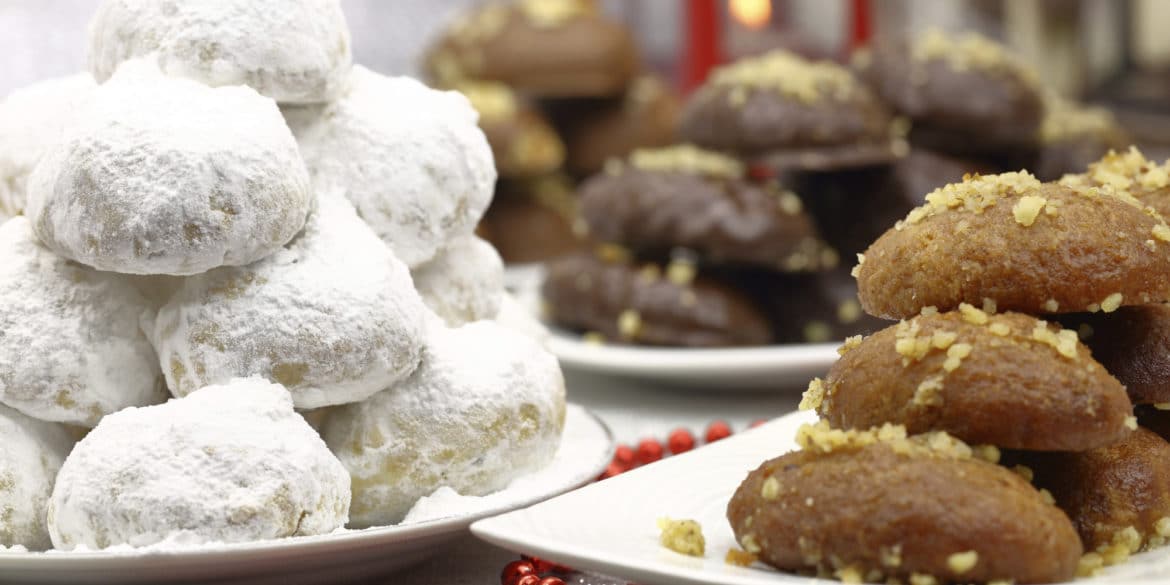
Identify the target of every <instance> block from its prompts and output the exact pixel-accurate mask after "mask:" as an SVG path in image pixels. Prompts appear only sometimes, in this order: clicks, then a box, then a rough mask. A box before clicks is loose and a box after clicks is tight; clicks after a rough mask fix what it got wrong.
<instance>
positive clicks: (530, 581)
mask: <svg viewBox="0 0 1170 585" xmlns="http://www.w3.org/2000/svg"><path fill="white" fill-rule="evenodd" d="M505 585H540V575H537V574H536V573H529V574H527V575H521V576H520V578H519V579H516V580H515V581H513V582H511V583H506V584H505Z"/></svg>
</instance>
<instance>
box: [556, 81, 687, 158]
mask: <svg viewBox="0 0 1170 585" xmlns="http://www.w3.org/2000/svg"><path fill="white" fill-rule="evenodd" d="M553 109H554V110H556V111H557V113H559V115H560V117H561V118H562V119H563V122H562V124H561V125H562V126H563V127H564V130H565V141H566V143H567V148H568V160H567V164H568V168H569V170H570V171H572V172H573V173H574V174H576V175H579V176H586V175H591V174H593V173H597V172H600V171H601V170H602V169H603V168H604V167H605V162H606V161H608V160H609V159H611V158H624V157H625V156H627V155H629V154H630V153H631V152H633V151H634V150H635V149H638V148H655V147H662V146H667V145H669V144H672V143H674V141H675V138H676V135H677V129H678V117H679V113H680V111H681V109H682V103H681V102H680V100H679V98H678V96H677V95H676V94H675V93H674V92H673V91H672V90H671V89H670V88H669V87H667V85H666V83H665V82H664V81H663V80H662V79H660V78H658V77H655V76H652V75H643V76H641V77H638V78H637V79H635V80H634V82H633V83H631V84H630V87H629V89H627V90H626V93H625V95H623V96H622V97H620V98H618V99H610V100H574V102H573V103H571V104H559V105H558V106H556V107H554V108H553Z"/></svg>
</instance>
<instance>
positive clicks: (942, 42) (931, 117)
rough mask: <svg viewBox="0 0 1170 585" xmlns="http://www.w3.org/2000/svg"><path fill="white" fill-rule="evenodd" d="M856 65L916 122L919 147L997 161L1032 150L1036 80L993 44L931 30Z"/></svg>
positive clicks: (1038, 111) (1040, 105)
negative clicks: (1008, 153) (1007, 153)
mask: <svg viewBox="0 0 1170 585" xmlns="http://www.w3.org/2000/svg"><path fill="white" fill-rule="evenodd" d="M854 62H855V64H856V65H858V69H859V70H860V73H861V76H862V77H863V78H864V79H865V80H866V81H867V82H868V83H869V84H870V85H871V86H872V87H873V88H874V91H876V92H877V94H878V95H879V96H881V98H882V99H884V100H885V101H886V102H888V103H889V104H891V105H892V106H893V108H894V109H895V110H896V111H897V112H898V113H899V114H901V115H903V116H906V117H907V118H909V119H910V120H911V121H912V122H913V126H912V128H911V130H910V141H911V142H912V143H914V144H916V145H920V146H924V147H928V148H933V149H936V150H941V151H944V152H950V153H954V154H975V153H985V154H995V155H1002V154H1004V151H1005V150H1016V149H1032V148H1034V147H1035V144H1036V141H1037V133H1038V130H1039V128H1040V125H1041V122H1042V120H1043V118H1044V101H1043V98H1042V96H1041V93H1040V89H1039V82H1038V76H1037V75H1036V72H1035V71H1033V70H1032V69H1030V68H1029V67H1027V66H1026V65H1025V64H1024V63H1023V62H1022V61H1021V60H1019V59H1018V58H1017V57H1016V56H1014V55H1012V54H1011V53H1010V52H1008V51H1007V50H1006V49H1005V48H1004V47H1002V46H1001V45H999V44H998V43H995V42H994V41H991V40H989V39H987V38H985V37H982V36H980V35H978V34H975V33H964V34H963V35H961V36H951V35H948V34H947V33H944V32H942V31H940V30H937V29H932V30H929V31H926V32H925V33H923V34H922V35H920V36H918V37H917V38H914V39H900V40H898V41H896V42H892V43H889V44H885V45H881V46H879V47H877V48H876V49H875V50H873V51H872V52H869V53H863V54H861V55H859V56H858V57H855V59H854Z"/></svg>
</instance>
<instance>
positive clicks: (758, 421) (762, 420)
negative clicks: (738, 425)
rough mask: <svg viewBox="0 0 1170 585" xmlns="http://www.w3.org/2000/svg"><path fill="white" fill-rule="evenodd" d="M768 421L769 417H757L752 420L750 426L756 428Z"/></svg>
mask: <svg viewBox="0 0 1170 585" xmlns="http://www.w3.org/2000/svg"><path fill="white" fill-rule="evenodd" d="M766 422H768V419H766V418H757V419H756V420H753V421H752V424H750V425H748V428H749V429H754V428H756V427H758V426H760V425H762V424H764V423H766Z"/></svg>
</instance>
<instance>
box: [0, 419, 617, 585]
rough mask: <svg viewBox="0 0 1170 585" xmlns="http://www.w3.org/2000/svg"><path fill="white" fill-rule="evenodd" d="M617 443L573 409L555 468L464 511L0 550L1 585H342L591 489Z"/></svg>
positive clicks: (596, 421) (597, 422)
mask: <svg viewBox="0 0 1170 585" xmlns="http://www.w3.org/2000/svg"><path fill="white" fill-rule="evenodd" d="M612 450H613V436H612V435H611V433H610V431H609V429H608V428H607V427H606V426H605V424H604V423H602V422H601V421H600V420H599V419H598V418H597V417H595V416H594V415H592V414H590V413H589V412H588V411H586V410H585V409H584V408H582V407H580V406H577V405H573V404H570V405H568V409H567V413H566V417H565V432H564V436H563V438H562V441H561V448H560V449H559V450H558V451H557V454H556V457H555V458H554V459H553V462H552V463H551V464H549V466H548V467H547V468H546V469H544V470H541V471H539V472H536V473H534V474H531V475H529V476H525V477H522V478H520V479H518V480H517V481H516V482H514V483H513V484H512V485H511V486H509V487H508V488H507V489H505V490H502V491H500V492H497V493H494V494H491V495H489V496H485V497H483V498H479V499H477V500H471V499H468V500H465V501H462V502H460V503H459V505H458V507H457V508H455V509H453V511H455V512H457V513H458V514H457V515H455V516H451V517H446V518H436V519H433V520H427V521H422V522H418V523H415V524H408V525H398V526H388V527H381V528H369V529H366V530H353V531H344V532H339V533H335V534H329V535H324V536H306V537H296V538H286V539H281V540H270V541H262V542H253V543H241V544H231V545H217V546H204V547H198V548H191V549H186V550H181V551H168V552H161V551H149V550H148V551H145V552H144V551H134V550H127V551H125V552H106V551H100V552H89V553H55V552H49V553H17V552H3V551H0V583H22V584H23V583H30V584H31V583H70V584H73V583H177V582H208V581H230V582H231V583H257V584H258V583H339V582H348V581H352V580H356V579H362V578H369V577H373V576H378V575H385V574H387V573H390V572H392V571H394V570H396V569H400V568H403V567H407V566H410V565H412V564H414V563H417V562H419V561H422V560H424V559H426V558H427V557H429V556H431V555H433V554H436V553H438V552H440V551H441V550H442V545H443V544H444V543H446V542H448V541H451V540H453V539H456V538H458V537H460V536H461V535H463V534H464V533H465V532H466V530H467V527H468V526H469V525H470V524H471V523H472V522H474V521H476V520H479V519H481V518H486V517H489V516H494V515H496V514H501V513H503V512H507V511H510V510H515V509H518V508H522V507H524V506H527V505H530V504H532V503H534V502H539V501H541V500H544V499H547V498H550V497H553V496H556V495H558V494H562V493H564V492H566V491H569V490H571V489H573V488H576V487H579V486H581V485H584V484H585V483H588V482H589V481H591V480H592V479H593V478H595V477H597V476H598V475H599V474H600V473H601V471H602V470H603V469H604V468H605V466H606V465H607V464H608V463H609V460H610V457H611V455H612Z"/></svg>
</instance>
